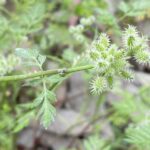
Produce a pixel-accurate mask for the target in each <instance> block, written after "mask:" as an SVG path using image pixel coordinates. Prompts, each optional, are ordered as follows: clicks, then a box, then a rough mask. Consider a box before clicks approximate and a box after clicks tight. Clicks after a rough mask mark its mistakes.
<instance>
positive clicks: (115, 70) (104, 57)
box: [88, 26, 150, 94]
mask: <svg viewBox="0 0 150 150" xmlns="http://www.w3.org/2000/svg"><path fill="white" fill-rule="evenodd" d="M123 42H124V47H123V48H121V49H120V48H118V47H117V45H115V44H111V43H110V39H109V37H108V36H107V35H106V34H105V33H102V34H101V35H100V36H99V38H98V39H97V40H95V41H93V43H92V46H91V48H90V50H89V52H88V57H89V58H90V60H91V63H92V64H93V65H94V68H95V72H96V74H97V77H96V78H95V79H94V80H93V81H92V82H91V91H92V93H95V94H100V93H101V92H103V91H105V90H107V89H108V88H112V86H113V83H114V78H115V77H117V76H119V77H123V78H124V79H127V80H132V79H133V78H134V75H133V73H132V72H131V70H130V69H129V67H130V64H129V58H130V57H132V56H133V57H134V58H136V60H137V61H138V62H140V63H145V62H150V55H149V53H148V52H147V51H146V50H147V48H148V45H147V39H146V38H145V37H140V36H139V35H138V32H137V31H136V28H135V27H133V26H128V28H127V29H126V30H125V31H124V34H123Z"/></svg>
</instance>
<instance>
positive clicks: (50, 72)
mask: <svg viewBox="0 0 150 150" xmlns="http://www.w3.org/2000/svg"><path fill="white" fill-rule="evenodd" d="M92 68H93V66H92V65H85V66H79V67H73V68H68V69H67V68H63V69H53V70H46V71H39V72H35V73H30V74H25V75H12V76H3V77H0V82H7V81H17V80H25V79H31V78H35V77H42V76H43V75H44V76H49V75H54V74H60V75H63V74H68V73H73V72H78V71H82V70H88V69H92Z"/></svg>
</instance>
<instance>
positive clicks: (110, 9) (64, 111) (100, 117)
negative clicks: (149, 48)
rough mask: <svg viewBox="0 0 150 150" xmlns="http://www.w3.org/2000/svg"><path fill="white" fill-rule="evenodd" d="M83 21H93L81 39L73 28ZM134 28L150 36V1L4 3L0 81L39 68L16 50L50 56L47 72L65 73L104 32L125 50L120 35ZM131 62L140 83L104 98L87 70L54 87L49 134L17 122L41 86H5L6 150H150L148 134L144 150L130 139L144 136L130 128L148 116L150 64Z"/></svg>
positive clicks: (1, 87)
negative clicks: (95, 93)
mask: <svg viewBox="0 0 150 150" xmlns="http://www.w3.org/2000/svg"><path fill="white" fill-rule="evenodd" d="M81 18H85V19H86V18H94V19H93V22H92V23H90V22H89V26H88V27H87V28H86V30H85V31H84V32H83V33H81V34H79V35H76V34H74V33H72V32H71V31H70V27H71V26H76V25H78V24H80V19H81ZM87 24H88V23H87ZM128 24H131V25H135V26H136V27H137V29H138V30H139V31H140V32H141V33H142V34H144V35H146V36H148V38H149V37H150V28H149V27H150V0H0V76H4V75H15V74H23V73H27V72H34V71H36V69H37V68H35V67H30V70H27V69H26V68H23V67H22V66H21V65H20V64H21V63H22V62H20V60H19V58H17V57H16V56H15V54H14V50H15V49H16V48H18V47H21V48H35V49H38V50H39V51H40V52H41V53H42V54H44V55H47V57H48V60H47V61H46V63H45V64H44V68H45V69H46V70H47V69H53V68H63V67H66V66H69V65H70V64H72V63H74V61H75V60H77V59H80V57H79V55H82V53H83V52H84V51H85V50H86V49H88V46H89V45H90V43H91V42H92V40H93V39H95V37H96V36H98V35H99V33H102V32H105V33H107V34H108V35H109V36H110V38H111V41H112V42H115V43H117V44H118V45H119V46H120V47H121V45H122V41H121V31H122V30H123V29H124V28H126V27H127V25H128ZM130 62H131V64H132V65H133V66H132V69H133V70H134V72H135V80H134V81H132V82H127V81H124V80H120V79H118V80H117V83H116V85H115V86H114V88H113V90H112V91H111V92H104V93H102V94H101V95H100V96H93V95H92V94H90V90H89V78H90V75H89V73H88V72H85V73H83V72H82V73H81V72H80V73H75V74H74V75H72V76H71V77H69V78H68V79H67V80H65V81H64V82H63V83H62V84H61V85H60V86H59V87H58V88H57V90H56V96H57V102H56V103H55V104H54V106H55V107H56V109H57V115H56V117H55V121H54V122H53V123H52V124H50V125H49V127H48V128H47V129H46V130H45V129H44V128H43V127H42V126H41V124H40V122H39V121H37V120H36V119H35V118H32V119H31V120H30V122H29V125H28V121H27V118H22V120H19V121H18V114H19V116H22V115H23V114H24V113H25V112H23V111H22V110H20V109H18V105H20V104H23V103H26V102H31V101H32V100H33V99H34V98H35V97H36V95H37V94H38V92H39V90H40V87H39V86H36V84H35V86H32V87H31V86H30V85H31V84H32V85H34V82H33V83H28V82H23V81H22V82H20V81H19V82H5V83H0V150H13V149H15V150H150V147H149V146H150V134H149V137H148V136H147V139H141V141H142V140H144V141H146V140H147V141H148V142H147V143H148V145H149V146H147V147H146V148H143V147H142V148H141V147H140V146H139V145H140V144H139V143H138V142H135V141H134V142H131V143H130V142H129V143H128V142H127V141H126V138H127V137H128V135H129V134H130V133H131V134H132V133H133V135H136V133H137V132H138V131H135V130H132V129H131V128H132V126H131V127H130V125H131V124H133V125H136V124H137V123H138V121H139V120H140V121H141V120H142V119H143V120H144V121H145V119H146V118H150V117H149V108H150V74H149V73H150V66H149V65H142V64H138V63H137V62H136V61H135V60H134V59H131V60H130ZM23 63H24V62H23ZM56 80H57V79H56ZM139 118H140V119H139ZM149 124H150V123H149ZM14 127H15V132H14ZM145 132H147V133H148V132H149V133H150V126H149V128H148V130H147V131H145ZM138 136H139V137H140V138H141V137H142V136H141V135H140V133H138ZM91 145H99V148H96V147H95V148H90V147H91Z"/></svg>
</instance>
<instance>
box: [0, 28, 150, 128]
mask: <svg viewBox="0 0 150 150" xmlns="http://www.w3.org/2000/svg"><path fill="white" fill-rule="evenodd" d="M77 28H78V27H77ZM75 31H76V30H75ZM79 34H80V33H79ZM123 43H124V44H123V48H122V49H119V48H118V47H117V46H116V45H115V44H111V43H110V39H109V38H108V36H107V35H106V34H104V33H102V34H101V35H100V36H99V38H98V39H96V40H94V41H93V42H92V45H91V47H90V49H89V50H88V51H86V52H85V54H86V55H87V56H86V57H83V58H82V59H90V60H91V61H90V62H89V64H88V65H84V66H75V67H70V68H63V69H54V70H47V71H44V70H43V64H44V62H45V60H46V56H43V55H41V54H40V53H39V52H38V51H37V50H30V49H28V50H25V49H21V48H19V49H16V54H17V55H18V56H20V57H21V58H22V59H23V60H22V62H25V64H26V65H29V66H36V67H37V69H38V70H39V71H37V72H35V73H29V74H24V75H12V76H2V77H1V78H0V82H4V81H5V82H8V81H17V80H25V79H31V80H32V79H34V80H37V83H38V84H42V89H41V92H40V94H39V95H38V96H37V98H36V99H35V100H34V101H33V102H32V103H29V104H26V105H25V106H24V107H25V108H28V109H29V111H30V112H32V115H33V116H34V115H35V114H38V115H36V116H37V117H38V118H40V120H41V123H42V124H43V125H44V127H45V128H46V127H47V126H48V125H49V123H50V122H51V121H52V120H54V116H55V108H54V106H53V105H52V104H54V102H55V99H56V97H55V94H54V93H53V92H52V91H53V90H54V89H55V87H56V86H57V85H59V84H60V83H61V82H62V80H64V79H66V78H65V77H67V76H68V75H71V74H72V73H74V72H77V71H82V70H89V69H92V70H93V73H94V75H93V76H96V78H95V79H94V80H93V81H92V82H91V91H92V93H96V94H100V93H101V92H103V91H106V90H108V89H109V88H112V87H113V83H114V79H115V78H116V77H117V76H119V77H122V78H124V79H127V80H132V79H133V73H131V71H130V70H129V66H130V64H129V58H131V57H135V58H136V60H137V61H138V62H140V63H149V61H150V56H149V53H148V52H147V51H146V48H148V45H147V40H146V39H145V37H140V36H139V34H138V33H137V30H136V28H135V27H133V26H128V28H127V29H126V30H125V31H124V32H123ZM50 75H57V77H58V76H59V77H58V81H57V82H56V83H53V80H52V81H50V80H48V78H49V76H50ZM62 77H64V78H63V79H62ZM54 78H55V76H54ZM61 79H62V80H61ZM59 80H60V81H59ZM49 81H50V85H51V86H47V84H49ZM51 82H52V83H51ZM29 114H30V115H31V113H29ZM29 118H30V117H29ZM28 121H29V120H28Z"/></svg>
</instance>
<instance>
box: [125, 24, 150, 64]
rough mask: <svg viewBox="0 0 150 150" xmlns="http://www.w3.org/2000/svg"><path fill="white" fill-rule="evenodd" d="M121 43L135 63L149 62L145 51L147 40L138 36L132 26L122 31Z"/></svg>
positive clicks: (149, 56)
mask: <svg viewBox="0 0 150 150" xmlns="http://www.w3.org/2000/svg"><path fill="white" fill-rule="evenodd" d="M123 43H124V48H125V50H127V52H128V55H132V56H133V57H134V58H135V59H136V61H137V62H139V63H149V62H150V55H149V52H148V51H147V50H148V48H149V46H148V38H147V37H146V36H139V33H138V31H137V30H136V28H135V27H134V26H129V27H128V28H127V29H126V30H125V31H124V34H123Z"/></svg>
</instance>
